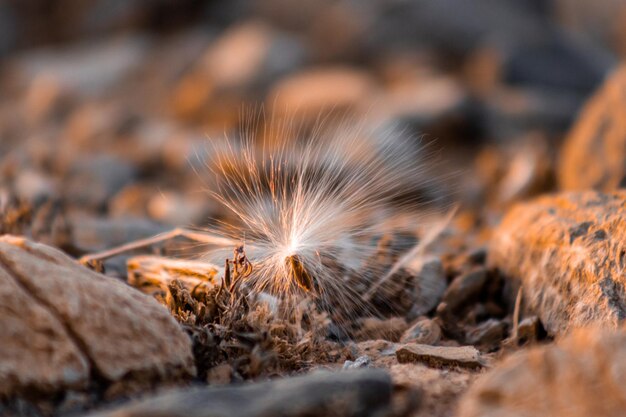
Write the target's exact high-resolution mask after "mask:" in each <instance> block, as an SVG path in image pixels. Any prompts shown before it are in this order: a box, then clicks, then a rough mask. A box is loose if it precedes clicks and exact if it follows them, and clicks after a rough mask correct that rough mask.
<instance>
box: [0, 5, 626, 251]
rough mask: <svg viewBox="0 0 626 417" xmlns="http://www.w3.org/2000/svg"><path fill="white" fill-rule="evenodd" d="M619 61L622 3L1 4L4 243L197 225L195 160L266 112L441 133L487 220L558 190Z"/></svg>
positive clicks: (117, 238) (446, 164) (449, 161)
mask: <svg viewBox="0 0 626 417" xmlns="http://www.w3.org/2000/svg"><path fill="white" fill-rule="evenodd" d="M625 53H626V1H623V0H597V1H593V2H590V1H584V0H551V1H550V0H474V1H466V0H415V1H408V0H360V1H356V0H338V1H337V0H300V1H297V2H296V1H292V0H257V1H255V0H250V1H244V0H230V1H205V2H203V1H193V0H176V1H174V0H132V1H131V0H93V1H88V0H58V1H54V2H53V1H43V0H23V1H17V0H16V1H10V0H9V1H6V0H5V1H1V2H0V212H2V213H3V214H4V215H3V216H2V220H0V232H3V233H4V232H11V233H26V234H29V235H31V236H33V237H34V238H36V239H38V240H42V241H46V242H48V243H52V244H54V245H56V246H60V247H63V248H64V249H65V250H67V251H69V252H71V253H74V254H80V253H85V252H88V251H94V250H98V249H102V248H105V247H110V246H112V245H115V244H119V243H122V242H126V241H128V240H131V239H134V238H138V237H141V236H146V235H152V234H155V233H158V232H160V231H162V230H165V229H168V228H170V227H171V226H173V225H191V224H194V225H202V224H203V223H205V222H206V221H207V219H208V218H210V217H212V216H215V214H216V207H215V204H214V203H213V202H212V201H210V200H209V199H208V198H207V194H206V192H204V191H203V187H204V186H205V184H204V183H203V180H202V178H201V176H199V175H198V174H197V168H198V166H197V165H198V164H199V163H201V160H200V158H197V157H196V156H195V153H196V152H197V149H199V147H200V148H201V147H202V146H204V144H205V143H206V141H207V140H208V139H207V138H213V137H223V136H224V134H225V133H226V134H231V133H232V132H236V130H237V129H238V128H239V121H240V116H241V112H242V109H244V108H245V107H249V106H262V105H263V106H265V109H266V110H265V112H266V116H267V117H271V116H272V115H274V114H275V113H278V116H280V115H281V112H285V111H286V110H287V109H288V110H290V111H292V113H295V116H293V117H295V118H296V119H297V120H298V122H299V123H303V124H305V125H306V124H313V123H315V120H316V119H317V118H318V117H319V116H320V114H326V113H333V114H335V113H336V114H341V115H342V117H345V116H346V115H351V116H354V117H356V118H366V119H367V120H368V121H371V122H372V123H376V124H383V125H385V124H388V123H391V124H394V125H397V126H400V127H401V128H402V129H405V130H406V132H407V133H408V134H410V135H414V136H415V137H416V138H419V137H421V138H422V139H421V140H422V141H425V142H434V143H435V144H436V147H437V149H439V150H440V152H439V153H438V154H439V158H440V160H441V163H440V164H439V165H438V169H439V172H440V174H441V175H442V178H444V179H445V180H444V181H443V182H444V183H446V184H442V185H441V193H443V194H446V195H453V196H454V198H455V199H457V200H459V201H461V202H462V204H463V209H462V211H461V214H462V216H461V217H462V218H463V219H465V220H463V221H464V222H465V223H463V221H462V222H461V223H463V224H465V227H467V228H469V229H472V228H477V227H478V228H480V227H482V226H481V225H489V224H491V223H492V222H493V221H494V220H493V219H494V218H497V216H498V215H499V213H500V212H501V209H502V208H503V207H506V206H507V205H509V204H510V203H511V202H514V201H517V200H519V199H522V198H527V197H529V196H532V195H535V194H538V193H541V192H545V191H550V190H552V189H554V187H555V166H556V165H557V160H558V150H559V148H560V146H561V143H562V141H563V138H564V137H565V135H566V133H567V132H568V129H569V128H570V126H571V125H572V122H573V121H574V120H575V119H576V117H577V115H578V112H579V111H580V109H581V106H582V105H583V104H584V102H585V100H586V99H587V98H588V97H589V95H590V94H591V93H592V92H593V91H594V90H595V89H596V88H597V87H598V86H599V84H600V83H602V81H603V79H604V78H605V76H606V75H607V74H608V73H609V72H610V71H611V70H612V69H613V68H614V67H615V66H616V64H617V63H618V62H619V60H620V59H621V57H622V55H623V54H625ZM294 110H297V111H295V112H294ZM329 117H330V120H332V114H331V115H330V116H329ZM463 216H465V217H463Z"/></svg>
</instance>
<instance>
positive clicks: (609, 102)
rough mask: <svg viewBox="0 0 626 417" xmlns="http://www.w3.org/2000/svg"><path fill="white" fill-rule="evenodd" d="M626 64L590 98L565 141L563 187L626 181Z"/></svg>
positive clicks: (603, 187) (561, 164)
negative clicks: (625, 111) (625, 108)
mask: <svg viewBox="0 0 626 417" xmlns="http://www.w3.org/2000/svg"><path fill="white" fill-rule="evenodd" d="M625 88H626V66H622V67H621V68H620V69H618V70H617V71H615V73H613V75H612V76H611V77H610V78H609V79H608V80H607V81H606V82H605V83H604V85H603V86H602V87H601V88H600V90H599V91H598V92H597V93H596V94H595V95H594V96H593V97H592V98H591V100H589V102H588V103H587V104H586V106H585V107H584V109H583V110H582V112H581V115H580V116H579V118H578V121H577V122H576V124H575V125H574V127H573V128H572V130H571V131H570V133H569V136H568V137H567V139H566V140H565V143H564V145H563V149H562V154H561V159H560V161H559V166H558V182H559V185H560V187H561V188H562V189H564V190H584V189H589V188H594V189H598V190H603V191H609V190H614V189H617V188H620V187H622V186H624V184H626V183H625V182H624V180H625V174H626V170H625V167H626V117H624V111H623V109H624V105H625V103H626V101H625V99H626V95H625V94H624V89H625Z"/></svg>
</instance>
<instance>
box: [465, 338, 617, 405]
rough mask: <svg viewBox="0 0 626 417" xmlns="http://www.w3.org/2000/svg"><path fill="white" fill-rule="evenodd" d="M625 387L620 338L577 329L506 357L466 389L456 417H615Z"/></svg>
mask: <svg viewBox="0 0 626 417" xmlns="http://www.w3.org/2000/svg"><path fill="white" fill-rule="evenodd" d="M625 387H626V333H624V331H619V332H617V331H611V330H607V329H600V328H584V329H578V330H576V331H574V332H573V334H572V335H570V336H568V337H567V338H566V339H563V340H562V341H561V342H559V343H557V344H556V345H548V346H542V347H536V348H532V349H530V350H526V351H522V352H520V353H518V354H515V355H513V356H511V357H509V358H507V359H506V360H505V361H503V362H502V363H501V364H500V365H498V366H497V367H496V368H495V369H493V370H492V371H491V372H489V373H487V374H486V375H484V376H483V377H481V378H480V379H479V380H478V381H476V383H475V384H474V385H473V386H472V387H471V388H470V390H469V391H468V393H467V394H466V395H465V397H463V399H462V401H461V403H460V406H459V412H458V416H460V417H478V416H481V417H492V416H493V417H495V416H498V417H530V416H544V417H552V416H554V417H556V416H570V417H579V416H580V417H582V416H621V415H623V413H624V409H625V408H626V388H625Z"/></svg>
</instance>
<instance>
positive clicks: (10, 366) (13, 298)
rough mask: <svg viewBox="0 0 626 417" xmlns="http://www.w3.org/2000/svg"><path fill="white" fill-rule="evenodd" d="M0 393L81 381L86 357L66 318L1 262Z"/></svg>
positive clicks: (86, 376)
mask: <svg viewBox="0 0 626 417" xmlns="http://www.w3.org/2000/svg"><path fill="white" fill-rule="evenodd" d="M0 310H1V311H2V315H1V316H0V340H2V343H0V357H1V358H2V366H0V395H2V396H7V397H9V396H12V395H19V394H23V393H25V392H27V390H29V389H33V388H34V389H37V390H40V391H43V392H49V391H54V390H55V389H66V388H70V387H72V386H75V387H80V386H81V385H82V386H84V385H85V384H86V382H87V381H88V379H89V363H88V361H87V358H86V357H85V355H83V353H82V352H81V351H80V349H79V348H78V347H77V346H76V345H75V344H74V343H73V342H72V338H71V335H70V334H69V333H68V331H67V329H66V328H65V327H64V324H63V323H62V322H61V321H60V320H58V319H57V318H56V317H55V316H54V314H51V313H50V311H49V310H48V309H47V308H46V307H45V306H43V305H40V304H39V303H38V302H37V300H36V299H35V298H34V297H33V296H32V295H30V294H29V293H28V292H27V290H26V289H25V288H24V287H23V286H22V285H21V284H20V283H19V282H18V281H16V280H15V279H14V277H12V276H11V275H10V274H9V273H8V272H7V271H6V270H5V269H4V268H3V267H0Z"/></svg>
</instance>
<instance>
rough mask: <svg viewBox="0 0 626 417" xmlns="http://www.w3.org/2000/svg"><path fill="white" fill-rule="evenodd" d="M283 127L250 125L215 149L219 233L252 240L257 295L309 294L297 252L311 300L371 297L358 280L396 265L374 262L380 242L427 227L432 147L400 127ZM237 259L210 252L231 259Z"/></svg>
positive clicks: (250, 281) (215, 258) (249, 249)
mask: <svg viewBox="0 0 626 417" xmlns="http://www.w3.org/2000/svg"><path fill="white" fill-rule="evenodd" d="M281 126H282V127H281V128H280V129H278V130H275V129H269V128H266V129H264V130H261V133H260V134H259V132H258V131H255V132H252V133H250V132H251V131H252V129H249V131H248V133H246V134H244V135H243V137H242V138H241V139H240V140H227V141H226V142H225V144H224V146H221V147H217V146H216V148H215V151H214V152H213V155H214V157H213V158H212V159H211V160H209V161H208V166H209V168H210V169H211V170H212V171H213V172H214V174H215V181H216V183H215V184H214V185H213V190H212V191H211V194H212V195H213V196H214V197H215V198H216V199H217V200H218V201H220V202H221V203H222V204H223V205H224V206H225V207H226V208H227V211H228V212H229V216H228V218H229V220H227V221H225V222H223V224H222V226H221V227H218V228H217V230H214V231H213V232H215V233H218V234H221V235H223V236H226V237H228V238H231V239H233V240H238V241H241V242H244V244H245V252H246V255H247V257H248V259H249V260H250V262H251V263H252V265H253V272H252V274H251V275H250V276H249V277H247V278H246V284H247V285H248V286H249V288H250V289H252V290H253V291H256V292H258V293H261V292H266V293H269V294H272V295H274V296H277V297H281V298H284V297H288V296H291V295H294V294H298V293H302V292H303V291H302V289H301V287H302V285H299V284H298V282H296V281H297V280H295V279H294V271H293V268H294V264H293V263H292V262H290V261H289V260H290V259H293V257H294V256H295V257H296V259H297V261H298V262H299V263H300V265H301V266H302V267H303V268H304V270H305V271H306V273H308V275H309V276H310V277H311V279H312V282H313V289H312V290H311V291H309V294H311V295H313V296H314V297H319V298H320V299H324V298H328V299H330V298H332V299H334V300H339V301H341V300H345V301H350V302H352V303H354V301H355V300H357V299H359V297H362V296H363V294H362V290H361V289H360V288H357V287H359V286H355V285H353V280H352V279H353V278H354V277H355V276H359V275H361V276H363V277H364V278H363V279H366V278H365V277H369V278H368V279H370V280H375V279H376V278H378V277H380V276H382V275H384V274H385V272H386V271H387V270H388V269H389V265H388V264H387V263H386V262H384V261H383V260H380V261H379V260H377V259H376V256H375V255H377V249H378V241H379V240H380V238H381V237H382V236H388V235H389V234H393V233H395V232H399V231H402V232H406V231H409V232H415V231H416V230H417V228H418V226H419V221H420V219H421V218H422V217H421V214H422V210H423V205H422V203H423V200H422V197H423V196H420V195H418V194H417V192H416V190H417V189H418V188H419V187H418V186H422V185H424V184H427V183H428V182H429V180H428V178H426V177H425V176H426V175H427V173H428V170H427V169H426V168H427V166H428V165H427V163H426V156H425V155H426V154H425V151H424V146H423V145H422V144H421V141H420V139H419V138H412V137H408V136H405V135H403V134H402V133H401V132H400V133H398V132H397V131H396V132H394V130H393V129H388V130H387V131H382V130H381V129H367V128H365V127H364V126H348V122H346V123H344V124H343V125H342V127H339V128H335V129H333V130H326V129H322V128H319V127H318V128H317V129H314V130H313V131H312V132H310V133H308V134H306V135H304V134H301V133H300V132H298V131H296V129H293V128H292V127H291V126H290V125H289V124H288V123H284V124H282V125H281ZM268 132H273V133H270V134H268ZM276 132H278V133H276ZM271 135H273V136H271ZM258 136H260V137H262V138H263V139H255V138H256V137H258ZM231 253H232V248H228V249H223V250H213V251H211V252H210V253H208V254H207V256H208V258H209V259H210V260H211V261H212V262H220V261H221V262H223V259H224V258H226V257H228V256H229V255H230V254H231ZM349 280H350V283H349V282H348V281H349Z"/></svg>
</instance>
